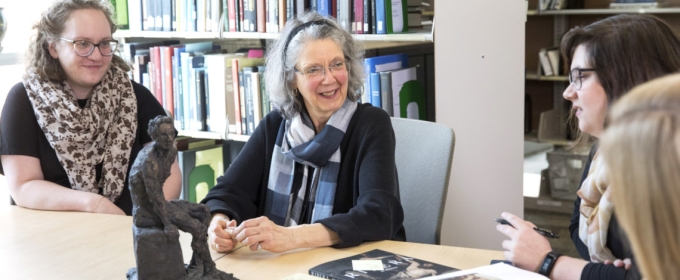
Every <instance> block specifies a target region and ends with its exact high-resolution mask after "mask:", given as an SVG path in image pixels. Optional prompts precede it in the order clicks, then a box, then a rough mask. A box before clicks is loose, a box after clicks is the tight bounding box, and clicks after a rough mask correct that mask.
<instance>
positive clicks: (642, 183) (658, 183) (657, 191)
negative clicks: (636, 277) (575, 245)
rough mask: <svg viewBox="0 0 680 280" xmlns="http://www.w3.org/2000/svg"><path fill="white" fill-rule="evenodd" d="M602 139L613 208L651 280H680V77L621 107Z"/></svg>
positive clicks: (648, 86) (649, 86)
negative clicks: (611, 187)
mask: <svg viewBox="0 0 680 280" xmlns="http://www.w3.org/2000/svg"><path fill="white" fill-rule="evenodd" d="M610 121H611V122H610V124H609V127H608V128H607V129H606V131H605V133H604V135H603V137H602V139H601V151H602V155H603V156H604V157H605V158H604V159H605V161H606V164H607V166H608V167H609V177H610V179H611V182H612V186H613V189H612V197H613V201H614V205H615V206H614V207H615V211H616V214H617V216H618V219H619V221H620V223H621V226H622V227H623V229H624V230H625V232H626V234H627V235H628V237H629V240H630V243H631V245H632V249H633V253H634V255H635V261H636V262H637V263H638V265H639V267H640V270H641V272H642V275H643V276H644V278H647V279H680V266H679V265H678V260H680V238H679V236H680V185H679V184H680V74H674V75H670V76H666V77H663V78H659V79H655V80H653V81H651V82H648V83H645V84H642V85H640V86H638V87H636V88H634V89H633V90H631V91H630V93H628V94H626V95H625V96H624V97H622V98H621V99H620V101H619V102H617V103H616V104H615V105H614V107H613V108H612V110H611V115H610Z"/></svg>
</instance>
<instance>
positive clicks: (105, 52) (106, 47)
mask: <svg viewBox="0 0 680 280" xmlns="http://www.w3.org/2000/svg"><path fill="white" fill-rule="evenodd" d="M59 39H61V40H62V41H66V42H69V43H72V44H73V50H74V51H76V54H77V55H79V56H90V55H91V54H92V52H93V51H94V47H97V48H98V49H99V53H100V54H101V55H102V56H112V55H113V53H114V52H116V48H118V41H116V40H104V41H101V42H99V44H95V43H92V42H90V41H85V40H71V39H66V38H59Z"/></svg>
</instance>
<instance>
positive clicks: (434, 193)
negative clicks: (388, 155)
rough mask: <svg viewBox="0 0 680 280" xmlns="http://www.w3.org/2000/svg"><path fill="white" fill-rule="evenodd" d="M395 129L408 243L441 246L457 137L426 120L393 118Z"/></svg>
mask: <svg viewBox="0 0 680 280" xmlns="http://www.w3.org/2000/svg"><path fill="white" fill-rule="evenodd" d="M392 127H393V129H394V135H395V137H396V142H397V143H396V151H395V157H396V158H395V159H396V165H397V173H398V176H399V193H400V197H401V205H402V206H403V208H404V228H405V229H406V240H407V241H409V242H418V243H428V244H440V241H441V240H440V237H441V225H442V219H443V216H444V203H445V201H446V192H447V189H448V186H449V176H450V174H451V161H452V160H453V148H454V146H455V143H456V135H455V134H454V132H453V129H451V128H449V127H447V126H444V125H441V124H437V123H433V122H426V121H418V120H410V119H400V118H392Z"/></svg>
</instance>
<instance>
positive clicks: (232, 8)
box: [227, 0, 238, 32]
mask: <svg viewBox="0 0 680 280" xmlns="http://www.w3.org/2000/svg"><path fill="white" fill-rule="evenodd" d="M236 1H238V0H227V4H228V8H227V12H228V13H229V14H228V16H229V29H228V30H229V32H236V31H238V30H237V29H236V21H237V20H236Z"/></svg>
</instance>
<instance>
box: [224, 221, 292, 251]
mask: <svg viewBox="0 0 680 280" xmlns="http://www.w3.org/2000/svg"><path fill="white" fill-rule="evenodd" d="M294 232H295V229H294V228H287V227H282V226H279V225H277V224H275V223H274V222H272V221H271V220H269V219H268V218H267V217H265V216H262V217H258V218H255V219H250V220H247V221H244V222H243V223H241V225H239V226H238V227H237V228H236V230H234V236H236V240H238V241H239V242H241V243H242V244H243V245H244V246H250V250H253V251H255V250H258V249H264V250H267V251H270V252H274V253H279V252H284V251H288V250H292V249H295V248H296V245H295V244H296V241H297V240H295V234H294Z"/></svg>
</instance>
